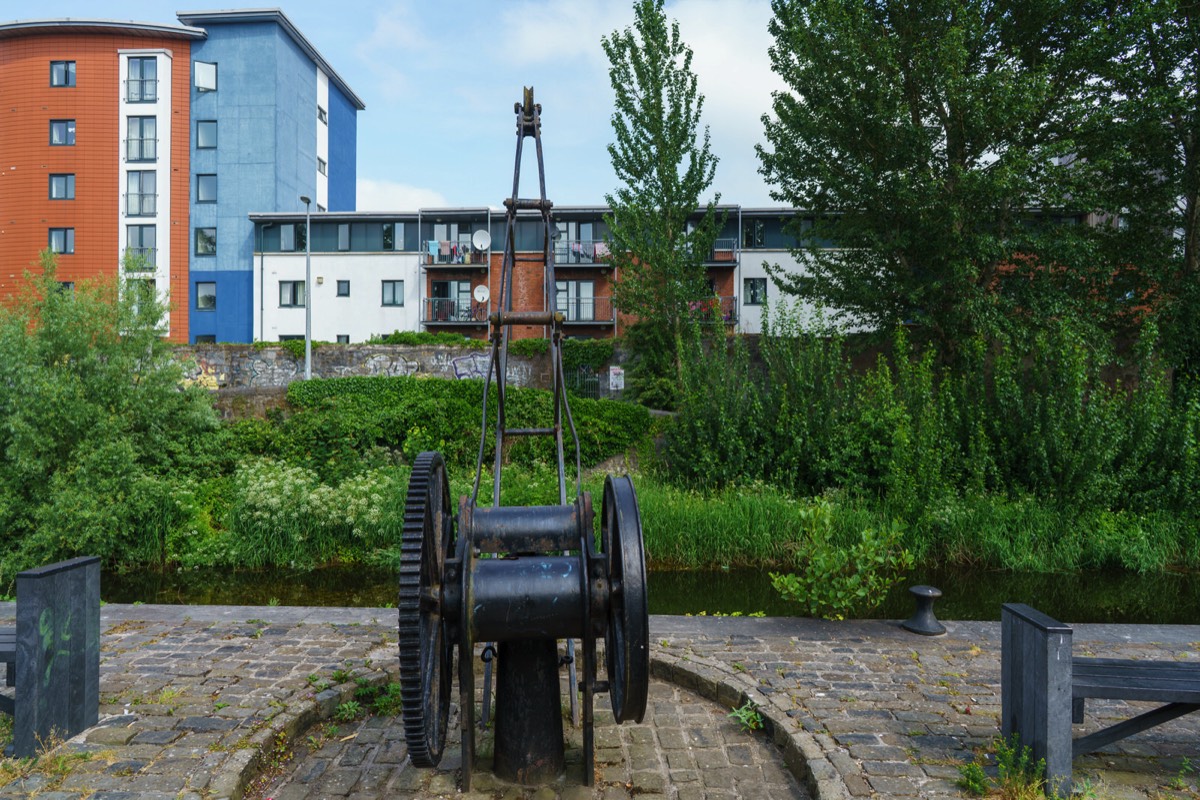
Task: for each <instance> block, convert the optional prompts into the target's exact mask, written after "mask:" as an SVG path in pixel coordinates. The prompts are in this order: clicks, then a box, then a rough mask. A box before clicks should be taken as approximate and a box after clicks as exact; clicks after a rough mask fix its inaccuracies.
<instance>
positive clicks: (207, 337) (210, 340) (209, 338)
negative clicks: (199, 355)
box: [194, 333, 217, 344]
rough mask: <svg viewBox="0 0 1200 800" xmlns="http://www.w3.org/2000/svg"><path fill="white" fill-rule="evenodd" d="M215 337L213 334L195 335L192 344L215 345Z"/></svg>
mask: <svg viewBox="0 0 1200 800" xmlns="http://www.w3.org/2000/svg"><path fill="white" fill-rule="evenodd" d="M216 343H217V335H216V334H215V333H197V334H196V341H195V342H194V344H216Z"/></svg>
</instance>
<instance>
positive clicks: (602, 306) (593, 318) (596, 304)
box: [558, 297, 617, 325]
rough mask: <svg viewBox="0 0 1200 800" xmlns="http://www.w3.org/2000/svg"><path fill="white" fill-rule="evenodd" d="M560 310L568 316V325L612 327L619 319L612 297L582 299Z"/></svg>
mask: <svg viewBox="0 0 1200 800" xmlns="http://www.w3.org/2000/svg"><path fill="white" fill-rule="evenodd" d="M558 310H559V311H561V312H563V313H564V314H565V315H566V317H567V318H566V324H567V325H612V324H613V323H614V322H615V321H616V318H617V317H616V313H615V311H614V309H613V303H612V298H611V297H581V298H577V299H575V300H572V301H570V302H568V303H566V307H565V308H559V309H558Z"/></svg>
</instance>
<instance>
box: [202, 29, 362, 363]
mask: <svg viewBox="0 0 1200 800" xmlns="http://www.w3.org/2000/svg"><path fill="white" fill-rule="evenodd" d="M214 13H218V14H219V13H221V12H214ZM232 13H237V12H232ZM263 13H264V14H271V13H272V12H271V11H269V10H266V11H264V12H263ZM201 14H203V12H201ZM185 16H186V15H181V18H183V17H185ZM198 24H199V25H200V26H201V27H203V28H204V29H205V30H206V31H207V32H208V38H207V39H205V40H203V41H201V42H198V43H197V44H195V45H193V47H192V60H193V62H205V63H215V64H216V65H217V88H216V91H204V92H201V91H198V90H197V89H196V87H195V81H194V76H195V71H194V63H193V72H192V75H193V86H192V98H191V100H192V119H191V122H190V126H191V173H192V185H193V187H194V185H195V180H196V178H195V176H196V175H200V174H215V175H216V176H217V202H216V203H203V204H200V203H196V202H195V192H194V190H193V192H192V201H191V208H190V211H191V225H192V231H191V232H190V237H189V241H190V247H189V249H190V251H191V257H190V270H189V272H190V274H191V278H190V280H189V285H190V289H189V300H190V302H191V303H192V306H193V308H194V305H195V297H194V295H195V284H196V282H197V280H200V278H198V277H197V276H199V275H206V276H207V275H224V276H225V277H223V278H222V279H221V285H220V286H218V304H217V309H216V310H215V311H213V312H199V313H196V314H194V316H193V320H192V322H191V324H190V326H189V327H190V330H189V339H190V340H191V341H195V338H196V336H204V335H216V336H217V337H218V341H229V342H236V341H251V340H252V338H253V323H254V309H253V307H252V305H253V293H252V292H251V291H250V288H251V287H252V286H253V280H252V275H253V253H254V225H253V223H251V222H250V220H249V218H248V215H249V214H250V213H251V212H272V211H303V210H304V204H303V203H302V202H301V201H300V197H301V196H302V195H306V196H308V197H313V198H315V197H316V164H317V161H316V159H317V119H316V109H317V63H316V62H315V61H314V60H313V58H312V57H310V55H309V53H310V52H312V51H311V50H306V49H304V47H301V45H300V43H299V42H297V40H296V39H295V38H293V36H292V35H290V34H289V32H288V29H285V27H284V26H283V25H281V24H280V23H279V22H278V21H276V20H275V19H268V20H264V19H262V18H261V15H260V18H258V19H237V20H233V21H225V20H222V21H218V20H215V19H212V20H206V21H200V22H198ZM288 26H289V28H290V23H288ZM291 31H292V32H293V33H295V29H294V28H291ZM306 46H307V43H306ZM330 106H331V108H330V109H329V112H330V126H329V127H330V158H329V209H330V210H354V203H355V191H354V185H355V180H356V155H355V151H356V147H357V106H356V105H355V104H353V103H352V102H350V100H348V99H347V97H346V96H345V95H344V94H343V93H342V92H341V91H340V89H339V88H338V87H337V86H335V85H333V84H331V85H330ZM201 120H215V121H216V123H217V145H216V147H215V148H200V147H198V146H197V145H198V144H199V142H198V141H197V135H196V130H197V127H196V123H197V122H198V121H201ZM313 210H314V211H315V210H316V208H315V205H314V207H313ZM199 228H215V229H216V252H215V253H211V254H209V253H197V252H196V250H197V248H196V236H197V235H196V230H197V229H199ZM206 280H207V279H206ZM226 284H228V286H229V287H230V288H229V289H228V290H227V291H226V290H225V288H224V287H225V285H226Z"/></svg>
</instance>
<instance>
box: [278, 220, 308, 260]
mask: <svg viewBox="0 0 1200 800" xmlns="http://www.w3.org/2000/svg"><path fill="white" fill-rule="evenodd" d="M307 241H308V236H307V229H306V228H305V227H304V226H303V225H299V224H295V223H291V222H289V223H288V224H286V225H280V226H279V249H280V251H282V252H284V253H294V252H296V251H297V250H303V249H304V248H305V246H306V244H307Z"/></svg>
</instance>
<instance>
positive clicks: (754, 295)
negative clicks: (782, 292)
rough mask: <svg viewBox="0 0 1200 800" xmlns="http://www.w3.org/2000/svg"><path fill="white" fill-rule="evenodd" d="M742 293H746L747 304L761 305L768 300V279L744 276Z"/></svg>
mask: <svg viewBox="0 0 1200 800" xmlns="http://www.w3.org/2000/svg"><path fill="white" fill-rule="evenodd" d="M742 294H743V295H745V298H746V305H748V306H761V305H762V304H763V303H765V302H767V279H766V278H743V279H742Z"/></svg>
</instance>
